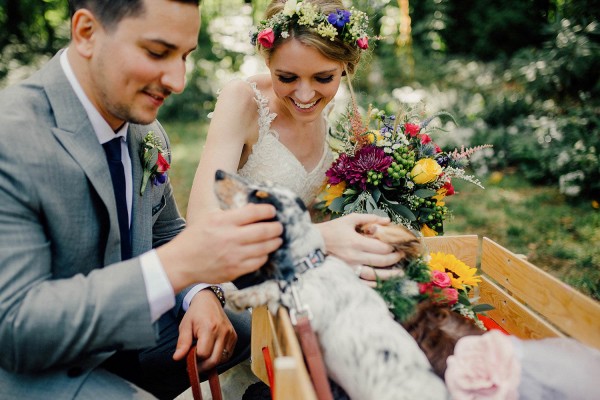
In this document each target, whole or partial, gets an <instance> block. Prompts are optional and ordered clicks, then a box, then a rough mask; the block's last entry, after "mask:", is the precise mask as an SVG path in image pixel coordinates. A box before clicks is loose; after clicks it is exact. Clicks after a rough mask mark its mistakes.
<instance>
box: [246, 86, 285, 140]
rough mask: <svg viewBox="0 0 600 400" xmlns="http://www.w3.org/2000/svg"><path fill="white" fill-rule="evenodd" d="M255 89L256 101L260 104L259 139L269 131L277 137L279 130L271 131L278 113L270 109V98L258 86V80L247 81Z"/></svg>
mask: <svg viewBox="0 0 600 400" xmlns="http://www.w3.org/2000/svg"><path fill="white" fill-rule="evenodd" d="M246 82H248V84H250V87H251V88H252V90H253V91H254V101H256V105H257V106H258V140H259V141H260V140H261V139H262V138H263V137H264V136H265V135H267V134H268V133H269V132H272V133H273V134H274V135H275V136H276V137H278V136H279V135H277V132H274V131H271V123H272V122H273V120H274V119H275V117H277V113H272V112H271V110H270V109H269V99H267V98H266V97H265V96H264V95H263V94H262V93H261V91H260V90H258V88H257V87H256V82H250V81H246Z"/></svg>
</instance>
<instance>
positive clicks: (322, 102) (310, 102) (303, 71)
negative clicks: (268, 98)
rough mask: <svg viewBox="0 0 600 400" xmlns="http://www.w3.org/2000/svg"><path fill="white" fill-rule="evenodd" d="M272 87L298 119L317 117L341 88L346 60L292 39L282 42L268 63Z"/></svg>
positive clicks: (291, 113)
mask: <svg viewBox="0 0 600 400" xmlns="http://www.w3.org/2000/svg"><path fill="white" fill-rule="evenodd" d="M267 66H268V67H269V70H270V71H271V78H272V81H273V90H274V92H275V94H276V95H277V97H278V98H279V99H280V100H281V101H282V102H283V105H284V107H285V108H286V109H287V110H288V111H289V113H290V115H292V116H293V117H294V118H296V119H306V120H307V121H308V120H314V119H316V118H317V117H318V116H320V115H321V112H322V111H323V109H324V108H325V106H326V105H327V104H328V103H329V102H330V101H331V100H332V99H333V98H334V96H335V94H336V93H337V91H338V88H339V87H340V80H341V78H342V73H343V71H344V66H343V63H342V62H340V61H335V60H332V59H329V58H327V57H325V56H324V55H323V54H321V53H320V52H319V51H318V50H317V49H315V48H313V47H310V46H307V45H304V44H302V43H301V42H299V41H298V40H295V39H291V40H289V41H287V42H285V43H283V44H281V45H280V46H279V47H278V48H277V50H276V51H274V52H273V53H272V55H271V58H270V59H269V60H268V62H267Z"/></svg>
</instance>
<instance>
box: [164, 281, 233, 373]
mask: <svg viewBox="0 0 600 400" xmlns="http://www.w3.org/2000/svg"><path fill="white" fill-rule="evenodd" d="M194 339H196V340H197V342H196V355H197V357H198V359H199V361H200V362H199V363H198V368H199V369H200V370H201V371H206V370H208V369H210V368H213V367H215V366H217V365H218V364H220V363H222V362H224V361H227V360H228V359H229V357H230V356H231V355H232V352H233V349H234V348H235V344H236V342H237V335H236V333H235V330H234V329H233V326H232V325H231V322H230V321H229V319H228V318H227V315H226V314H225V311H223V307H221V303H220V301H219V300H218V299H217V297H216V296H215V294H214V293H213V292H212V291H211V290H210V289H204V290H201V291H200V292H198V293H197V294H196V295H195V296H194V298H193V299H192V302H191V303H190V308H189V309H188V310H187V312H186V313H185V315H184V317H183V319H182V320H181V323H180V324H179V339H178V340H177V349H176V350H175V353H174V354H173V359H174V360H181V359H183V358H184V357H185V356H186V355H187V353H188V351H189V350H190V347H191V346H192V342H193V341H194Z"/></svg>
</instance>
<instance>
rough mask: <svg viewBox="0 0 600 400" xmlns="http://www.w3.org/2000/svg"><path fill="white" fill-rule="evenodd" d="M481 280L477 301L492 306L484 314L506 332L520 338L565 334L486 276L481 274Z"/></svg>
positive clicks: (538, 337) (560, 335)
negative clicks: (491, 308)
mask: <svg viewBox="0 0 600 400" xmlns="http://www.w3.org/2000/svg"><path fill="white" fill-rule="evenodd" d="M481 280H482V282H481V283H480V284H479V288H480V290H479V296H480V298H479V301H478V302H479V303H487V304H490V305H492V306H494V310H490V311H488V312H486V315H487V316H488V317H490V318H491V319H493V320H494V321H495V322H496V323H497V324H498V325H500V326H501V327H502V328H504V329H505V330H506V331H507V332H508V333H510V334H511V335H515V336H517V337H520V338H522V339H543V338H547V337H562V336H565V335H564V334H562V333H561V332H560V331H559V330H558V329H556V328H555V327H553V326H552V325H551V324H549V323H548V322H547V321H546V320H544V319H543V318H542V317H540V316H539V315H538V314H536V313H534V312H532V311H531V310H530V309H529V308H527V307H525V306H524V305H523V304H522V303H521V302H519V301H518V300H516V299H515V298H514V297H512V296H511V295H509V294H508V293H506V292H505V291H504V290H503V289H502V288H501V287H500V286H498V285H496V284H495V283H494V282H492V281H491V280H490V279H489V278H488V277H486V276H482V277H481Z"/></svg>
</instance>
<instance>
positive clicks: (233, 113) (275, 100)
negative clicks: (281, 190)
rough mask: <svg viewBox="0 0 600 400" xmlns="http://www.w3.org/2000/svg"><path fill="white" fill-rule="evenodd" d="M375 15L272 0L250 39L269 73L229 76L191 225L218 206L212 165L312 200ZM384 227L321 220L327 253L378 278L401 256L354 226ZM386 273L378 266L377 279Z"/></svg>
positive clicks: (194, 195) (316, 2) (320, 3)
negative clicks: (337, 112)
mask: <svg viewBox="0 0 600 400" xmlns="http://www.w3.org/2000/svg"><path fill="white" fill-rule="evenodd" d="M367 23H368V17H367V16H366V14H364V13H363V12H360V11H358V10H355V9H354V8H351V9H349V10H348V9H345V8H344V5H343V4H342V2H341V1H340V0H307V1H303V2H301V3H296V1H295V0H288V1H287V2H282V1H272V2H271V4H270V5H269V6H268V7H267V10H266V12H265V17H264V20H263V22H261V24H260V25H259V26H258V27H257V29H256V32H255V33H254V35H253V38H252V40H253V42H254V43H255V44H256V47H257V50H258V52H259V53H260V54H261V55H262V56H263V57H264V60H265V63H266V65H267V67H268V69H269V73H268V74H263V75H256V76H252V77H250V78H248V79H246V80H234V81H231V82H229V83H228V84H227V85H226V86H225V87H224V88H223V89H222V91H221V93H220V95H219V98H218V101H217V103H216V107H215V110H214V113H213V117H212V121H211V124H210V126H209V129H208V136H207V139H206V145H205V148H204V151H203V154H202V158H201V161H200V164H199V166H198V169H197V171H196V176H195V179H194V184H193V186H192V191H191V195H190V200H189V204H188V215H187V218H188V221H189V222H190V223H193V220H195V219H201V215H202V214H203V213H214V212H218V211H217V210H218V202H217V199H216V197H215V196H214V194H213V189H212V188H213V182H214V176H215V171H216V170H217V169H222V170H225V171H228V172H237V173H239V174H240V175H242V176H245V177H247V178H250V179H252V180H257V181H271V182H273V183H275V184H278V185H281V186H285V187H288V188H290V189H291V190H293V191H295V192H296V193H297V194H298V195H299V196H300V197H301V198H302V200H303V201H304V202H305V203H306V204H307V205H310V204H311V203H313V202H314V200H315V198H316V196H317V194H318V192H319V191H320V189H321V187H322V185H323V183H324V179H325V171H326V170H327V169H328V168H329V166H330V165H331V163H332V161H333V153H332V152H331V150H330V148H329V146H328V143H327V132H328V126H327V121H326V118H325V117H326V114H327V111H328V105H329V104H330V102H331V100H332V99H333V98H334V96H335V95H336V93H337V91H338V89H339V87H340V83H341V81H342V77H344V76H346V79H350V77H351V76H352V74H353V73H354V71H355V69H356V66H357V64H358V62H359V60H360V57H361V52H362V51H363V50H364V49H366V48H367V47H368V39H367V33H366V29H367ZM371 222H374V223H380V224H387V223H389V220H388V219H387V218H382V217H378V216H374V215H367V214H350V215H347V216H345V217H342V218H339V219H336V220H332V221H327V222H322V223H319V224H317V227H318V228H319V230H320V232H321V234H322V235H323V238H324V239H325V243H326V248H327V252H328V253H329V254H333V255H335V256H337V257H339V258H342V259H344V260H345V261H347V262H348V263H349V264H350V265H360V266H362V265H365V266H369V267H363V268H357V272H359V273H360V277H361V278H362V279H364V280H365V281H366V282H367V283H369V284H370V285H372V286H373V285H374V283H375V269H374V268H373V267H385V266H389V265H392V264H394V263H396V262H397V261H398V260H399V259H400V258H401V257H402V254H398V253H394V252H393V248H392V247H391V246H390V245H388V244H385V243H383V242H381V241H379V240H377V239H373V238H367V237H364V236H362V235H360V234H358V233H357V232H356V229H355V228H356V227H357V226H358V225H362V224H366V223H371ZM386 272H387V271H385V270H381V271H378V272H377V275H378V277H379V278H384V279H385V277H386V275H385V273H386Z"/></svg>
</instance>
